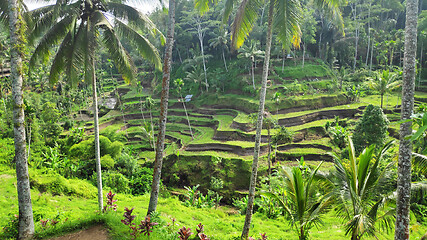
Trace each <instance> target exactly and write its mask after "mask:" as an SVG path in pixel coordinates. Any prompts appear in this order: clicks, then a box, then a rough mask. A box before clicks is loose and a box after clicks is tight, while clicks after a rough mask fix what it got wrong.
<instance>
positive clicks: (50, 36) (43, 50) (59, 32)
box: [29, 16, 76, 71]
mask: <svg viewBox="0 0 427 240" xmlns="http://www.w3.org/2000/svg"><path fill="white" fill-rule="evenodd" d="M75 21H76V18H75V17H72V16H69V17H65V18H63V19H62V20H61V21H59V22H58V23H57V24H55V25H54V26H52V28H50V29H49V31H48V32H47V33H46V34H45V35H44V36H43V38H42V39H41V40H40V41H39V43H38V45H37V47H36V49H35V50H34V53H33V55H32V56H31V59H30V63H29V67H30V71H31V70H32V69H33V68H34V67H35V66H36V64H37V63H38V62H39V61H40V60H42V61H43V63H46V62H47V60H48V57H49V55H50V51H49V49H51V48H52V47H54V46H55V45H57V44H58V43H59V41H60V40H61V39H63V38H64V37H65V36H66V35H67V33H68V31H69V29H70V28H71V27H72V25H73V23H74V22H75Z"/></svg>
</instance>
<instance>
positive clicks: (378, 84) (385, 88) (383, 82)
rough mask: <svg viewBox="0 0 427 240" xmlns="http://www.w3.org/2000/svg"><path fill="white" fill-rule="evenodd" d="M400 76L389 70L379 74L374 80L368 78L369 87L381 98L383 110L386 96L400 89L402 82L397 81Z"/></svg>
mask: <svg viewBox="0 0 427 240" xmlns="http://www.w3.org/2000/svg"><path fill="white" fill-rule="evenodd" d="M398 77H399V75H398V74H397V73H394V72H390V71H389V70H383V71H382V72H377V73H376V74H375V77H374V78H368V81H369V82H368V84H369V87H370V88H371V89H373V90H375V91H377V92H379V94H380V96H381V109H382V108H383V98H384V94H387V93H389V92H391V91H393V90H394V89H396V88H398V87H400V82H399V81H398V80H397V79H398Z"/></svg>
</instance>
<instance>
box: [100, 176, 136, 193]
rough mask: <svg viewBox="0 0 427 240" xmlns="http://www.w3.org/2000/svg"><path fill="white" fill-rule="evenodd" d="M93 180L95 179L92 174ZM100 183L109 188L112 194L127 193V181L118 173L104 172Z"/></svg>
mask: <svg viewBox="0 0 427 240" xmlns="http://www.w3.org/2000/svg"><path fill="white" fill-rule="evenodd" d="M93 179H96V174H95V173H94V175H93ZM102 181H103V183H104V184H105V186H107V187H109V188H111V189H112V190H113V191H114V192H118V193H128V192H129V180H128V179H127V178H126V177H125V176H123V174H121V173H118V172H110V171H108V172H104V173H103V174H102Z"/></svg>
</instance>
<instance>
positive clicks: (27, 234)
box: [9, 0, 34, 239]
mask: <svg viewBox="0 0 427 240" xmlns="http://www.w3.org/2000/svg"><path fill="white" fill-rule="evenodd" d="M21 19H22V18H21V17H20V9H19V6H18V1H17V0H9V27H10V52H11V63H10V65H11V66H10V68H11V74H10V77H11V79H12V95H13V101H14V104H13V132H14V141H15V162H16V181H17V190H18V206H19V227H18V235H19V237H18V239H31V238H32V236H33V235H34V219H33V208H32V205H31V192H30V180H29V175H28V162H27V155H26V152H25V126H24V122H25V115H24V99H23V92H22V83H23V78H22V56H23V55H24V49H23V48H24V46H23V45H24V32H23V31H22V29H23V26H22V24H23V23H22V20H21Z"/></svg>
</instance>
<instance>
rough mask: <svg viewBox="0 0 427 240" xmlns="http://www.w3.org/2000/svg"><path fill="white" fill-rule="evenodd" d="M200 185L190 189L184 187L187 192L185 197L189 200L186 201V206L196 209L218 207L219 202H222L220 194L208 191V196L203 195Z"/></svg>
mask: <svg viewBox="0 0 427 240" xmlns="http://www.w3.org/2000/svg"><path fill="white" fill-rule="evenodd" d="M199 186H200V185H196V186H193V187H192V188H190V187H184V188H185V189H186V190H187V193H185V196H186V197H187V199H186V200H185V201H184V205H185V206H187V207H189V206H192V207H196V208H213V207H216V206H218V204H219V202H220V201H221V199H222V197H221V196H219V194H218V193H216V192H214V191H211V190H208V193H207V194H206V195H203V193H201V192H200V191H199V190H197V189H198V188H199Z"/></svg>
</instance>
